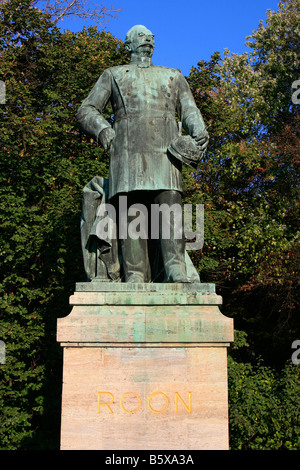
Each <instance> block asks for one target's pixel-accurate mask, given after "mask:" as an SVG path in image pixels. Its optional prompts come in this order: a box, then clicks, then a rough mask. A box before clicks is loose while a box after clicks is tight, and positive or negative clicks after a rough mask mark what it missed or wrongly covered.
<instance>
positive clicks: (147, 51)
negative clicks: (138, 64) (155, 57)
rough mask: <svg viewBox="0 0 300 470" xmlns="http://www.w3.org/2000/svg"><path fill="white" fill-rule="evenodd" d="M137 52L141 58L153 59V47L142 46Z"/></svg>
mask: <svg viewBox="0 0 300 470" xmlns="http://www.w3.org/2000/svg"><path fill="white" fill-rule="evenodd" d="M137 52H138V55H139V56H140V57H152V54H153V47H151V46H149V45H148V44H147V45H146V46H140V47H139V48H138V51H137Z"/></svg>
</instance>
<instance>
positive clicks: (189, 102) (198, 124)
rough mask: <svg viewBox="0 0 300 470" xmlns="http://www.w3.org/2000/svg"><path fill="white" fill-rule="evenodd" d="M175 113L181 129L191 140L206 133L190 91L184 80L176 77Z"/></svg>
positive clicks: (181, 76) (180, 76) (181, 77)
mask: <svg viewBox="0 0 300 470" xmlns="http://www.w3.org/2000/svg"><path fill="white" fill-rule="evenodd" d="M177 89H178V95H177V106H176V107H177V112H178V116H179V119H180V121H181V122H182V127H183V129H184V130H185V131H186V133H187V134H189V135H190V136H191V137H193V138H196V139H197V138H200V137H201V136H203V134H204V132H205V131H206V126H205V123H204V120H203V117H202V114H201V112H200V110H199V109H198V108H197V105H196V103H195V100H194V97H193V95H192V92H191V89H190V87H189V85H188V83H187V81H186V79H185V78H184V76H183V75H182V74H181V73H179V75H178V88H177Z"/></svg>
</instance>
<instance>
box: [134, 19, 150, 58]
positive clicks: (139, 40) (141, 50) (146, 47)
mask: <svg viewBox="0 0 300 470" xmlns="http://www.w3.org/2000/svg"><path fill="white" fill-rule="evenodd" d="M130 38H131V42H130V44H129V45H128V49H129V50H130V51H131V53H134V54H139V55H143V56H148V57H151V56H152V54H153V50H154V35H153V34H152V33H151V31H149V29H147V28H145V26H136V27H134V28H133V30H132V31H131V34H130Z"/></svg>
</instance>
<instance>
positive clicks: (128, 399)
mask: <svg viewBox="0 0 300 470" xmlns="http://www.w3.org/2000/svg"><path fill="white" fill-rule="evenodd" d="M119 403H120V408H121V410H122V411H123V412H124V413H128V414H134V413H137V412H138V411H139V410H140V409H141V408H142V405H143V401H142V398H141V397H140V395H138V394H137V393H134V392H126V393H123V395H122V396H121V398H120V401H119ZM115 404H116V402H115V398H114V395H113V394H112V393H110V392H98V399H97V413H98V414H100V413H101V411H102V409H103V408H104V410H106V412H107V411H109V413H111V414H113V413H114V411H113V409H112V407H113V405H115ZM110 405H112V407H111V406H110ZM169 405H170V399H169V397H168V396H167V395H166V394H165V393H163V392H153V393H151V395H149V396H148V398H147V401H146V406H147V408H148V409H149V410H150V411H151V413H156V414H160V413H164V412H165V411H167V409H168V408H169ZM181 405H182V406H181ZM101 407H102V408H101ZM179 407H181V409H182V407H183V408H184V409H185V410H186V411H187V412H188V413H191V412H192V392H188V404H187V403H186V399H185V400H184V399H183V398H182V396H181V395H180V394H179V393H178V392H175V395H174V412H175V414H177V413H178V412H179V411H178V410H179Z"/></svg>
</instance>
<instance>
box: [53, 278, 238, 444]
mask: <svg viewBox="0 0 300 470" xmlns="http://www.w3.org/2000/svg"><path fill="white" fill-rule="evenodd" d="M124 286H125V287H124ZM147 286H148V287H147ZM170 286H172V287H170ZM176 286H177V287H176ZM77 289H78V291H77V292H76V293H75V295H74V296H72V297H71V303H72V304H73V310H72V312H71V313H70V315H69V316H68V317H65V318H62V319H59V320H58V333H57V334H58V341H59V342H60V343H61V345H62V346H63V348H64V365H63V393H62V424H61V449H72V450H100V449H109V450H124V449H130V450H133V449H134V450H146V449H149V450H163V449H169V450H171V449H176V450H190V449H193V450H197V449H199V450H200V449H209V450H213V449H220V450H221V449H228V398H227V346H228V345H229V343H230V342H231V341H233V322H232V320H231V319H229V318H226V317H224V316H223V315H222V314H221V313H220V311H219V308H218V304H220V303H221V299H220V297H218V296H216V295H215V293H214V286H212V285H205V284H198V285H197V286H194V287H193V288H191V286H190V288H188V287H186V286H183V285H179V284H178V285H158V284H157V285H155V284H151V285H138V286H127V287H126V285H124V284H119V285H118V284H107V283H105V284H100V283H89V284H87V285H85V286H84V285H82V284H81V285H78V286H77ZM82 289H84V290H85V292H84V291H83V290H82ZM88 289H89V291H88ZM195 289H196V290H195Z"/></svg>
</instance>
